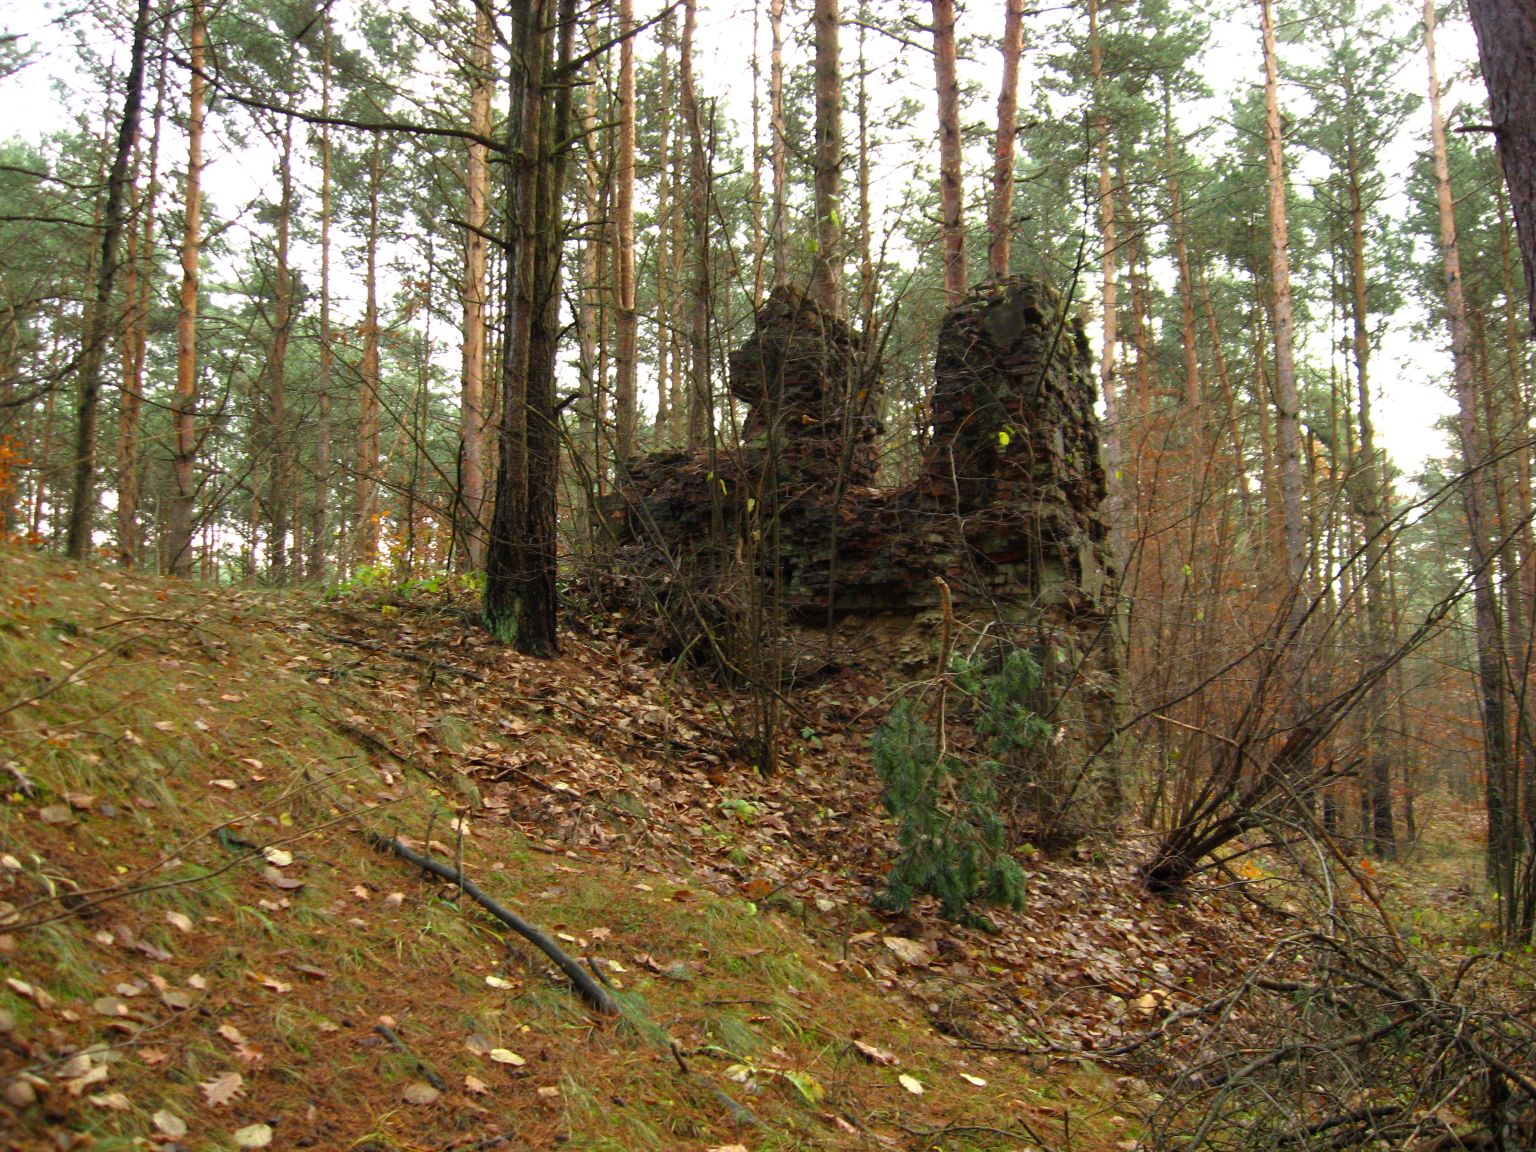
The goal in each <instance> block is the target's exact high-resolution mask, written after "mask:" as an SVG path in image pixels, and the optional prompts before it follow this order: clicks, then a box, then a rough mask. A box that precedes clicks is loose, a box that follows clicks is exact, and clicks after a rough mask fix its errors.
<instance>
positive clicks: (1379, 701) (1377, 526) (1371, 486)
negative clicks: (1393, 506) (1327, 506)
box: [1344, 124, 1397, 858]
mask: <svg viewBox="0 0 1536 1152" xmlns="http://www.w3.org/2000/svg"><path fill="white" fill-rule="evenodd" d="M1360 153H1361V148H1360V143H1359V141H1358V140H1357V139H1356V135H1355V128H1354V125H1353V124H1351V125H1350V127H1349V131H1348V135H1347V139H1346V140H1345V149H1344V161H1345V173H1344V176H1345V181H1346V183H1347V185H1348V189H1349V306H1350V319H1351V324H1350V329H1351V340H1350V343H1351V347H1352V350H1353V354H1354V362H1355V363H1354V367H1355V390H1356V397H1355V400H1356V405H1357V411H1358V413H1359V426H1360V462H1359V468H1358V469H1357V470H1356V476H1355V477H1354V483H1355V489H1356V492H1357V497H1356V501H1355V504H1356V508H1357V510H1358V515H1359V517H1360V528H1361V531H1362V533H1363V534H1364V536H1365V545H1364V549H1363V553H1364V557H1363V558H1364V562H1365V571H1364V573H1363V576H1362V583H1363V585H1364V590H1365V666H1366V667H1368V668H1371V667H1375V666H1377V665H1378V664H1380V663H1381V662H1382V661H1384V660H1385V659H1386V658H1387V656H1388V655H1389V654H1390V652H1391V649H1392V605H1391V599H1390V597H1389V594H1388V590H1387V561H1386V542H1387V482H1386V476H1385V469H1384V468H1383V467H1382V462H1381V460H1380V458H1379V456H1378V454H1377V451H1376V424H1375V421H1374V420H1373V419H1372V416H1371V385H1370V364H1371V336H1370V329H1369V326H1368V319H1369V316H1370V301H1369V288H1370V285H1369V282H1368V280H1367V271H1366V264H1365V227H1366V221H1365V194H1364V190H1363V181H1362V175H1361V167H1362V164H1363V162H1364V157H1363V156H1362V155H1361V154H1360ZM1388 687H1389V683H1388V678H1387V677H1386V676H1378V677H1376V678H1375V679H1374V680H1373V681H1372V682H1371V686H1370V688H1369V690H1368V691H1367V692H1366V696H1365V714H1364V718H1363V719H1364V724H1365V763H1364V764H1363V765H1362V766H1361V776H1362V777H1363V778H1364V781H1365V801H1366V807H1367V808H1368V809H1369V810H1370V814H1371V820H1370V832H1371V844H1372V846H1373V847H1374V849H1375V851H1376V853H1377V855H1379V856H1383V857H1387V858H1390V857H1392V856H1394V855H1396V852H1397V833H1396V829H1395V827H1394V821H1393V815H1392V757H1391V754H1390V752H1389V751H1388V742H1387V740H1386V728H1385V725H1386V720H1387V689H1388Z"/></svg>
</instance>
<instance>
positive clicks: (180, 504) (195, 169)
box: [168, 0, 207, 577]
mask: <svg viewBox="0 0 1536 1152" xmlns="http://www.w3.org/2000/svg"><path fill="white" fill-rule="evenodd" d="M191 21H192V25H191V29H190V32H189V34H188V53H189V57H190V65H191V71H190V78H189V81H188V83H189V86H190V90H189V97H190V98H189V101H188V111H187V202H186V212H185V215H186V227H185V232H184V233H183V236H182V242H181V311H180V314H179V315H178V317H177V321H176V399H175V403H174V405H173V407H172V409H171V422H172V425H173V427H174V429H175V439H176V448H175V455H174V457H173V459H172V461H171V474H172V477H173V479H174V482H175V488H176V490H175V492H174V493H173V494H172V495H171V501H170V505H171V506H170V517H169V520H170V527H169V532H168V537H169V539H168V544H169V548H168V552H169V556H168V563H169V567H170V571H171V575H173V576H183V577H185V576H190V575H192V529H193V525H192V502H193V501H194V500H195V499H196V498H197V487H196V482H195V480H194V477H193V475H192V466H193V464H194V463H195V461H196V457H197V430H196V428H195V427H194V424H193V418H194V415H195V412H196V406H197V288H198V261H199V258H200V255H201V252H202V217H203V191H202V181H203V108H204V89H203V85H204V81H203V66H204V59H203V58H204V50H205V42H206V38H207V31H206V29H205V28H204V26H203V0H192V12H191Z"/></svg>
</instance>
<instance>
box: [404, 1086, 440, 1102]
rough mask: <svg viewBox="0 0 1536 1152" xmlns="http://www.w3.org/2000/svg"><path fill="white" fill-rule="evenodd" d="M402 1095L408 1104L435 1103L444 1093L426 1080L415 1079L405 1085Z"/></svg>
mask: <svg viewBox="0 0 1536 1152" xmlns="http://www.w3.org/2000/svg"><path fill="white" fill-rule="evenodd" d="M402 1095H404V1097H405V1102H406V1103H407V1104H435V1103H436V1102H437V1098H438V1097H439V1096H441V1095H442V1093H441V1092H440V1091H438V1090H437V1089H436V1088H434V1087H432V1085H430V1084H428V1083H427V1082H426V1081H425V1080H413V1081H411V1083H409V1084H407V1085H406V1086H405V1092H404V1093H402Z"/></svg>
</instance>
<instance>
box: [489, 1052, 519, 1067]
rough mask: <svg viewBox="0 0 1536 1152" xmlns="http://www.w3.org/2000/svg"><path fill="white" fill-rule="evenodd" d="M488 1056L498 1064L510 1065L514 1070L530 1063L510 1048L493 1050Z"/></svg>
mask: <svg viewBox="0 0 1536 1152" xmlns="http://www.w3.org/2000/svg"><path fill="white" fill-rule="evenodd" d="M486 1055H487V1056H489V1057H490V1058H491V1059H492V1060H494V1061H496V1063H498V1064H510V1065H512V1067H514V1068H521V1067H522V1066H523V1065H524V1064H526V1063H528V1061H526V1060H524V1059H523V1058H522V1057H521V1056H519V1055H518V1054H517V1053H516V1052H513V1051H512V1050H511V1049H508V1048H492V1049H491V1050H490V1051H489V1052H487V1053H486Z"/></svg>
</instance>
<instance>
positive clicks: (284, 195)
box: [267, 116, 293, 587]
mask: <svg viewBox="0 0 1536 1152" xmlns="http://www.w3.org/2000/svg"><path fill="white" fill-rule="evenodd" d="M278 172H279V176H280V180H281V187H282V192H281V198H280V199H279V201H278V206H277V268H276V274H275V280H276V283H275V285H274V296H275V300H274V302H273V315H272V347H271V350H270V352H269V353H268V356H267V405H268V407H267V417H268V422H269V426H268V429H267V436H268V442H269V444H270V451H269V453H268V468H269V479H268V484H267V518H268V533H267V552H268V557H267V560H268V569H269V572H270V574H271V580H272V583H273V584H276V585H277V586H279V587H281V586H283V585H284V584H286V583H288V575H289V573H288V530H289V522H288V515H289V511H290V510H289V507H288V486H289V482H290V476H291V473H290V464H289V452H288V449H289V434H288V381H287V374H288V341H289V338H290V336H291V335H292V332H293V274H292V272H291V271H290V270H289V267H288V257H289V253H288V245H289V232H290V230H291V227H292V220H293V117H292V116H285V117H283V132H282V139H281V140H280V141H279V152H278Z"/></svg>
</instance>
